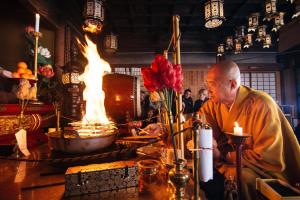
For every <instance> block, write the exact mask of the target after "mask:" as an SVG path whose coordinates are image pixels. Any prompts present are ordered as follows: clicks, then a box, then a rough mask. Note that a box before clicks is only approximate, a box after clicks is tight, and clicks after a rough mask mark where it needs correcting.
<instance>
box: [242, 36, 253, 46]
mask: <svg viewBox="0 0 300 200" xmlns="http://www.w3.org/2000/svg"><path fill="white" fill-rule="evenodd" d="M252 45H253V42H252V33H248V34H246V35H245V44H244V49H245V48H249V47H251V46H252Z"/></svg>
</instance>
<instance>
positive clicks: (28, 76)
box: [21, 74, 30, 79]
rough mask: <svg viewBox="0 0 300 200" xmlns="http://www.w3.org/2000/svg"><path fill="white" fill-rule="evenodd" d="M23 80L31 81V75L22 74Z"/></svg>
mask: <svg viewBox="0 0 300 200" xmlns="http://www.w3.org/2000/svg"><path fill="white" fill-rule="evenodd" d="M21 78H25V79H29V78H30V75H28V74H21Z"/></svg>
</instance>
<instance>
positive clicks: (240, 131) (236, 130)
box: [233, 122, 243, 135]
mask: <svg viewBox="0 0 300 200" xmlns="http://www.w3.org/2000/svg"><path fill="white" fill-rule="evenodd" d="M233 133H234V135H243V128H242V127H239V124H238V123H237V122H234V128H233Z"/></svg>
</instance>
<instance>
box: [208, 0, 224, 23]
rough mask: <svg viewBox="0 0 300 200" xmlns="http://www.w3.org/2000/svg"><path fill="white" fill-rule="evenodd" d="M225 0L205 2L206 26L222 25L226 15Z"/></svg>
mask: <svg viewBox="0 0 300 200" xmlns="http://www.w3.org/2000/svg"><path fill="white" fill-rule="evenodd" d="M223 5H224V2H223V0H209V1H207V2H206V3H205V27H206V28H216V27H218V26H221V25H222V23H223V21H224V20H225V17H224V8H223Z"/></svg>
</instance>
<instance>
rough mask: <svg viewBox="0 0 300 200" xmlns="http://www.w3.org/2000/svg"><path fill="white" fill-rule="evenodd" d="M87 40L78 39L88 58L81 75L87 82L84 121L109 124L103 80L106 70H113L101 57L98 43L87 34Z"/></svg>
mask: <svg viewBox="0 0 300 200" xmlns="http://www.w3.org/2000/svg"><path fill="white" fill-rule="evenodd" d="M85 40H86V43H87V44H86V45H84V44H82V43H81V42H80V41H79V40H78V39H77V42H78V43H79V45H80V46H81V50H82V53H83V55H84V56H85V57H86V58H87V60H88V64H87V65H86V66H85V70H84V73H83V74H81V75H80V77H79V79H80V80H81V81H84V83H85V89H84V91H83V99H84V100H86V109H85V116H84V117H83V119H82V122H83V123H85V124H87V123H100V124H109V123H111V122H110V121H109V120H108V118H107V116H106V111H105V107H104V99H105V93H104V91H103V89H102V82H103V76H104V75H105V72H111V68H110V65H109V64H108V63H107V62H106V61H105V60H103V59H101V58H100V56H99V53H98V50H97V45H96V44H95V43H93V42H92V41H91V40H89V39H88V37H87V36H85Z"/></svg>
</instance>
